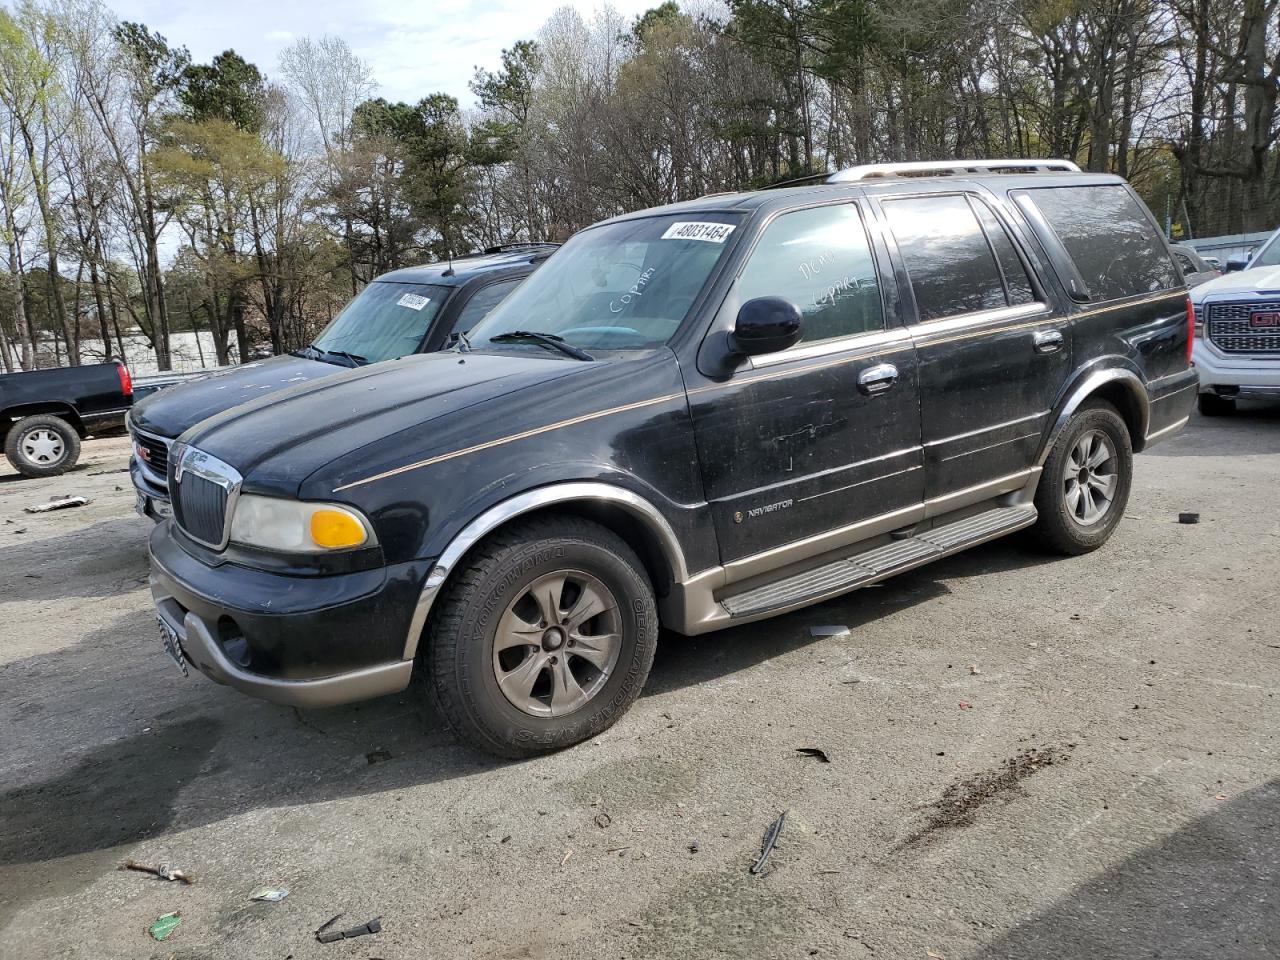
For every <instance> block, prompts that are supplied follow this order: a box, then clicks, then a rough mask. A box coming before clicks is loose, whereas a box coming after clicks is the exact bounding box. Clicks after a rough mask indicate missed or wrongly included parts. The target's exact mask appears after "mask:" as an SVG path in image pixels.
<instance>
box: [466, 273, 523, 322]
mask: <svg viewBox="0 0 1280 960" xmlns="http://www.w3.org/2000/svg"><path fill="white" fill-rule="evenodd" d="M523 279H524V278H523V277H515V278H513V279H511V280H499V281H498V282H497V283H491V284H489V285H488V286H487V287H481V288H480V289H479V290H477V291H476V292H475V293H474V294H472V296H471V299H470V300H468V301H467V305H466V306H465V307H463V308H462V310H461V311H459V313H458V319H457V320H455V321H454V322H453V329H452V330H450V331H449V332H450V333H466V332H467V331H469V330H470V329H471V328H472V327H474V326H475V325H476V324H477V323H479V322H480V321H481V320H483V319H484V318H485V317H487V316H488V315H489V313H490V311H492V310H493V308H494V307H496V306H497V305H498V304H500V303H501V302H502V301H503V300H505V299H507V294H509V293H510V292H511V291H512V290H514V289H515V288H516V287H517V286H519V285H520V281H521V280H523Z"/></svg>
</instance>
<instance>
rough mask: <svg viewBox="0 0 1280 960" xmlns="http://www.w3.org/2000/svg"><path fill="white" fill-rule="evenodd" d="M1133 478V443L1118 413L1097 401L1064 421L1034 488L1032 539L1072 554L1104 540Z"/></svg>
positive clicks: (1126, 498)
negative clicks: (1064, 425)
mask: <svg viewBox="0 0 1280 960" xmlns="http://www.w3.org/2000/svg"><path fill="white" fill-rule="evenodd" d="M1132 482H1133V446H1132V444H1131V443H1130V441H1129V429H1128V428H1127V427H1126V426H1125V423H1124V420H1122V419H1121V417H1120V414H1119V412H1118V411H1117V410H1116V408H1115V407H1113V406H1111V404H1109V403H1105V402H1102V401H1098V402H1096V403H1092V404H1090V405H1089V406H1087V407H1084V408H1083V409H1081V410H1080V411H1078V412H1077V413H1076V415H1075V416H1073V417H1072V418H1071V420H1070V421H1068V423H1067V426H1066V429H1064V430H1063V431H1062V434H1061V435H1060V436H1059V437H1058V440H1057V442H1056V443H1055V444H1054V446H1053V450H1052V452H1051V453H1050V454H1049V458H1048V459H1047V460H1046V461H1045V464H1044V472H1043V473H1042V474H1041V476H1040V486H1039V487H1038V488H1037V489H1036V500H1035V503H1036V509H1037V510H1038V511H1039V512H1040V518H1039V519H1038V520H1037V521H1036V524H1035V526H1033V527H1032V528H1031V534H1032V536H1033V538H1034V539H1036V540H1037V541H1039V543H1040V544H1041V545H1042V546H1044V547H1046V548H1047V549H1049V550H1052V551H1054V552H1055V553H1064V554H1068V555H1071V556H1075V555H1078V554H1082V553H1088V552H1089V551H1091V550H1097V549H1098V548H1099V547H1100V546H1102V545H1103V544H1104V543H1106V542H1107V540H1108V538H1110V536H1111V532H1112V531H1113V530H1114V529H1115V528H1116V524H1117V523H1119V522H1120V518H1121V517H1122V516H1124V508H1125V505H1126V504H1127V503H1128V502H1129V487H1130V485H1131V484H1132Z"/></svg>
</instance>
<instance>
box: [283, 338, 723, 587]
mask: <svg viewBox="0 0 1280 960" xmlns="http://www.w3.org/2000/svg"><path fill="white" fill-rule="evenodd" d="M546 362H548V363H561V362H570V363H572V362H574V361H559V360H555V359H549V360H548V361H546ZM581 480H589V481H601V482H605V483H608V484H612V485H615V486H618V487H621V488H623V489H625V490H629V491H631V492H633V493H635V494H637V495H639V496H641V497H643V498H644V499H645V500H647V501H648V502H650V503H651V504H653V506H654V507H655V508H657V509H658V511H659V512H660V513H661V514H662V515H663V517H664V519H666V521H667V522H668V524H670V526H671V527H672V529H673V530H674V531H675V533H676V535H677V538H678V540H679V541H680V542H681V543H684V544H686V545H687V547H686V559H687V562H688V564H689V567H690V569H700V568H701V567H703V566H709V565H711V564H712V563H714V562H715V560H714V558H715V541H714V534H713V533H712V532H711V530H710V526H709V524H708V522H707V519H706V516H707V514H706V511H705V509H702V507H703V501H704V497H703V493H702V481H701V474H700V472H699V468H698V462H697V455H696V451H695V448H694V445H693V436H692V429H691V426H690V420H689V410H688V403H687V400H686V396H685V390H684V382H683V378H682V376H681V371H680V366H679V364H678V363H677V361H676V358H675V356H674V355H673V354H672V353H671V352H670V351H668V350H666V349H662V350H655V351H653V352H651V353H647V354H643V355H634V356H629V357H624V358H623V359H619V360H602V361H596V362H595V363H593V364H592V365H591V366H590V367H586V366H585V365H584V369H582V370H580V371H574V375H573V376H566V377H559V378H554V379H550V380H547V381H545V382H543V383H540V384H536V385H534V386H531V387H529V388H527V389H525V390H521V391H516V392H513V393H509V394H506V395H503V396H498V397H495V398H493V399H492V400H487V401H482V402H480V403H477V404H475V405H473V406H471V407H469V408H468V409H466V410H465V411H462V412H459V413H458V414H457V415H455V416H447V417H441V418H438V419H435V420H432V421H430V422H429V423H427V424H425V425H423V426H422V427H418V428H411V429H407V430H402V431H400V432H398V433H396V434H394V435H392V436H388V437H386V438H384V439H382V440H380V441H377V442H375V443H373V444H369V445H366V446H365V447H362V448H361V449H360V450H359V451H357V452H355V453H353V454H350V455H348V456H345V457H342V458H340V459H339V460H337V461H335V462H334V463H333V464H331V465H330V466H328V467H325V468H323V469H321V470H319V471H317V472H315V473H313V474H312V475H311V476H310V477H308V478H307V480H306V481H305V482H304V483H303V485H302V491H301V493H302V496H303V498H304V499H317V500H332V501H339V502H348V503H351V504H352V505H354V506H356V507H358V508H359V509H361V510H363V511H364V512H365V514H366V515H367V516H369V518H370V519H371V520H372V522H373V524H374V528H375V530H376V531H377V534H378V538H379V541H380V542H381V543H382V546H383V550H384V552H385V553H386V555H387V560H388V562H389V563H396V562H402V561H406V560H413V559H420V558H432V557H436V556H439V554H440V553H441V552H442V551H443V550H444V548H445V546H446V545H447V544H448V543H449V542H450V541H451V540H452V539H453V538H454V537H455V536H457V534H458V533H459V532H460V531H461V530H462V528H463V527H465V526H466V524H467V523H468V522H470V521H471V520H472V519H473V518H475V517H476V516H478V515H479V514H480V513H482V512H483V511H485V510H486V509H488V508H490V507H492V506H495V505H497V504H499V503H501V502H503V501H504V500H508V499H510V498H512V497H515V496H516V495H518V494H520V493H523V492H525V491H528V490H532V489H535V488H538V487H543V486H547V485H549V484H556V483H565V482H571V481H581Z"/></svg>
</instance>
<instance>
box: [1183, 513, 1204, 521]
mask: <svg viewBox="0 0 1280 960" xmlns="http://www.w3.org/2000/svg"><path fill="white" fill-rule="evenodd" d="M1178 522H1179V523H1199V522H1200V514H1198V513H1180V514H1178Z"/></svg>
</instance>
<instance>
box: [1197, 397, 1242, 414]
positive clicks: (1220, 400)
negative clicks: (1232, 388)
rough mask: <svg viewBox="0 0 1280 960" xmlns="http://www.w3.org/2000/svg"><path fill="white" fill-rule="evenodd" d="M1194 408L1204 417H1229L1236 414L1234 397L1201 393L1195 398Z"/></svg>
mask: <svg viewBox="0 0 1280 960" xmlns="http://www.w3.org/2000/svg"><path fill="white" fill-rule="evenodd" d="M1196 408H1197V409H1198V410H1199V411H1200V415H1201V416H1204V417H1229V416H1231V414H1233V413H1235V412H1236V401H1235V398H1234V397H1224V396H1220V395H1219V394H1216V393H1201V394H1199V395H1197V397H1196Z"/></svg>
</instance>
